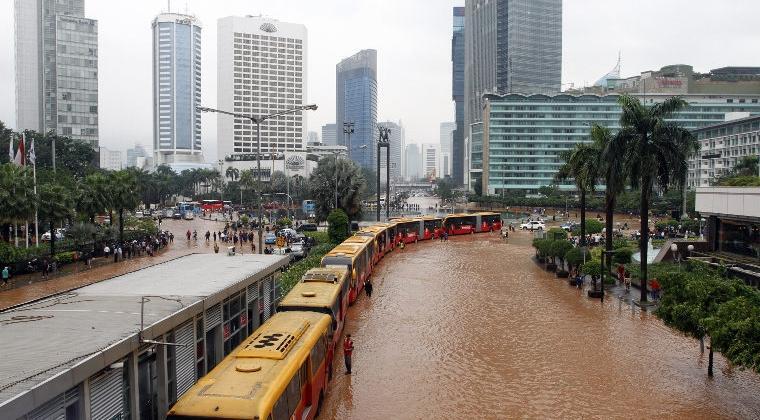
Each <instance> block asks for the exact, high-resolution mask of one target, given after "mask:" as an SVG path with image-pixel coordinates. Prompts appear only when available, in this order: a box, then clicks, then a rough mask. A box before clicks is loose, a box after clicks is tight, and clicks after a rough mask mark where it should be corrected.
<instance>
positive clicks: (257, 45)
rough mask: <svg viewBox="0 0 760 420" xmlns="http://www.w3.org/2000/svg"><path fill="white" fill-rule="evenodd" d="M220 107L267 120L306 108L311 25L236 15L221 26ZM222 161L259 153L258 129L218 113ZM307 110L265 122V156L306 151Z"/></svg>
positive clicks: (219, 53) (223, 20) (219, 44)
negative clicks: (307, 53) (241, 155)
mask: <svg viewBox="0 0 760 420" xmlns="http://www.w3.org/2000/svg"><path fill="white" fill-rule="evenodd" d="M217 27H218V29H217V38H218V51H217V52H218V63H217V66H218V75H217V87H218V90H217V104H218V107H219V109H221V110H224V111H231V112H235V113H239V114H243V115H252V116H265V115H270V114H272V113H276V112H281V111H285V110H288V109H292V108H295V107H297V106H302V105H305V104H306V48H307V32H306V27H305V26H304V25H301V24H296V23H286V22H280V21H277V20H275V19H270V18H265V17H261V16H246V17H237V16H230V17H225V18H221V19H219V21H218V22H217ZM217 127H218V128H217V142H218V154H219V157H220V158H223V157H225V156H229V155H233V154H240V153H243V154H244V153H255V152H256V149H257V143H256V125H255V124H253V123H252V122H251V121H250V120H249V119H247V118H237V117H232V116H228V115H222V114H218V124H217ZM305 145H306V116H305V113H304V112H303V111H300V112H296V113H293V114H288V115H282V116H279V117H275V118H272V119H269V120H266V121H265V122H264V123H263V124H261V151H262V153H269V152H283V151H292V150H304V149H305Z"/></svg>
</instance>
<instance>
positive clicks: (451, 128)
mask: <svg viewBox="0 0 760 420" xmlns="http://www.w3.org/2000/svg"><path fill="white" fill-rule="evenodd" d="M456 128H457V123H456V122H442V123H441V126H440V144H441V164H440V166H441V168H440V172H439V175H440V177H441V178H443V177H445V176H453V175H452V166H453V158H452V156H453V153H452V151H453V145H454V132H455V131H456Z"/></svg>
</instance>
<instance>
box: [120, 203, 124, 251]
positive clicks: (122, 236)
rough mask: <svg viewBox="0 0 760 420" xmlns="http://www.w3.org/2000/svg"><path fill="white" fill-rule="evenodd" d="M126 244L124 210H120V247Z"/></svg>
mask: <svg viewBox="0 0 760 420" xmlns="http://www.w3.org/2000/svg"><path fill="white" fill-rule="evenodd" d="M123 243H124V209H119V245H121V244H123Z"/></svg>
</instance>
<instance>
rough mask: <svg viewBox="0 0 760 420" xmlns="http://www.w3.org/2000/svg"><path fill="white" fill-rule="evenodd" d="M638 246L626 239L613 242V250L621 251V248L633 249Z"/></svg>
mask: <svg viewBox="0 0 760 420" xmlns="http://www.w3.org/2000/svg"><path fill="white" fill-rule="evenodd" d="M635 246H636V244H634V243H632V241H629V240H628V239H625V238H617V239H614V240H613V241H612V249H620V248H632V247H635Z"/></svg>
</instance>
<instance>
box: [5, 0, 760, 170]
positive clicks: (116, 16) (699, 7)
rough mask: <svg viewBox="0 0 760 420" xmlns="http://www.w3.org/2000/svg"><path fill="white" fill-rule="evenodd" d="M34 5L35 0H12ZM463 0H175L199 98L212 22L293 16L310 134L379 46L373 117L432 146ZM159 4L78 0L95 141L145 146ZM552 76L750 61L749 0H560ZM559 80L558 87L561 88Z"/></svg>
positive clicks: (758, 7) (755, 62) (754, 46)
mask: <svg viewBox="0 0 760 420" xmlns="http://www.w3.org/2000/svg"><path fill="white" fill-rule="evenodd" d="M22 1H36V0H22ZM13 2H14V0H0V120H2V121H4V122H6V124H8V125H10V126H11V127H15V120H16V118H15V110H14V108H15V87H14V58H13V51H14V44H13V26H14V22H13ZM463 4H464V0H459V1H454V0H318V1H317V0H266V1H262V0H187V1H185V0H174V1H173V2H172V9H173V11H179V12H184V11H185V8H186V7H187V10H188V11H189V12H191V13H193V14H195V15H196V16H198V17H199V18H200V19H201V21H202V23H203V27H204V29H203V45H202V48H203V51H202V54H203V58H202V60H203V63H202V65H203V69H202V71H203V79H202V81H203V103H204V105H206V106H215V105H216V20H217V19H218V18H220V17H223V16H230V15H258V14H263V15H265V16H269V17H272V18H275V19H278V20H281V21H286V22H295V23H303V24H305V25H306V27H307V29H308V31H309V35H308V36H309V39H308V48H309V49H308V70H307V75H308V100H309V102H311V103H316V104H318V105H319V110H317V111H316V112H310V113H309V115H308V126H309V130H312V131H317V132H320V133H321V126H322V125H323V124H325V123H330V122H333V120H334V119H335V64H336V63H337V62H338V61H340V60H341V59H342V58H345V57H347V56H349V55H352V54H353V53H355V52H357V51H358V50H360V49H364V48H375V49H377V50H378V102H379V103H378V108H379V113H378V117H379V119H380V120H394V121H397V120H401V121H402V122H403V124H404V126H405V127H406V138H407V142H416V143H437V142H438V140H439V124H440V123H441V122H443V121H451V120H453V115H454V108H453V103H452V101H451V61H450V60H451V57H450V55H451V44H450V43H451V24H452V18H451V7H452V6H457V5H463ZM166 8H167V3H166V1H160V0H128V1H114V0H86V16H87V17H89V18H93V19H97V20H98V21H99V22H98V25H99V31H100V34H99V40H98V42H99V48H100V51H99V59H100V63H99V66H100V69H99V87H100V142H101V144H102V145H104V146H106V147H109V148H114V149H122V150H124V149H127V148H129V147H132V146H133V145H134V143H136V142H137V143H142V144H143V145H145V146H147V147H150V145H151V144H152V131H151V130H152V118H153V117H152V109H151V106H152V105H151V83H152V81H151V54H152V52H151V20H152V19H153V18H154V17H155V15H156V14H158V13H159V12H161V11H165V10H166ZM563 14H564V17H563V57H562V58H563V59H562V61H563V68H562V79H563V83H575V85H576V86H579V85H583V84H591V83H593V82H594V81H595V80H596V79H597V78H598V77H600V76H602V75H603V74H605V73H607V72H608V71H609V70H610V69H611V68H612V67H613V66H614V64H615V61H616V59H617V54H618V51H620V52H621V53H622V57H623V66H622V74H623V76H630V75H634V74H638V73H639V72H641V71H643V70H650V69H658V68H660V67H662V66H663V65H667V64H675V63H684V64H691V65H693V66H694V68H695V70H697V71H707V70H709V69H712V68H717V67H723V66H729V65H744V66H760V26H759V25H758V24H757V17H758V16H760V1H757V0H722V1H715V0H666V1H663V0H565V1H564V12H563ZM563 87H565V88H566V87H567V86H566V85H565V86H563ZM203 148H204V154H205V155H206V158H207V160H209V161H212V160H214V159H216V117H215V116H213V115H204V117H203Z"/></svg>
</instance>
